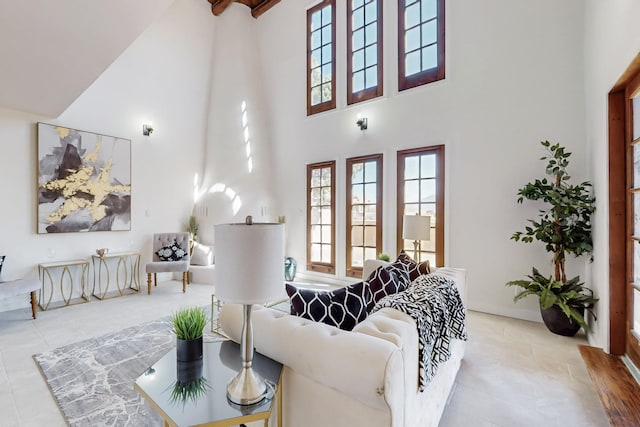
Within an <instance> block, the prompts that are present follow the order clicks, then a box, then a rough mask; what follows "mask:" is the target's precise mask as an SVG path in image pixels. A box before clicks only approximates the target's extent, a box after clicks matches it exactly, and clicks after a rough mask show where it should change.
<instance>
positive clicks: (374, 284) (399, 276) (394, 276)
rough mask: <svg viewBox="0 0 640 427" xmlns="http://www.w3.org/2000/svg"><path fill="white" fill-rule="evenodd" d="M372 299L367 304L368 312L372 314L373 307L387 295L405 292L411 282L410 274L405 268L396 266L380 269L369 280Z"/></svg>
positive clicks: (367, 281)
mask: <svg viewBox="0 0 640 427" xmlns="http://www.w3.org/2000/svg"><path fill="white" fill-rule="evenodd" d="M366 283H367V284H368V285H369V291H370V292H371V298H369V303H368V304H367V312H369V313H370V312H371V310H372V309H373V306H374V305H375V304H376V303H377V302H378V301H380V300H381V299H382V298H384V297H386V296H387V295H393V294H397V293H398V292H402V291H404V290H405V289H406V288H407V286H408V284H409V283H410V282H409V274H408V273H407V271H406V270H405V269H404V268H398V267H396V266H394V265H388V266H386V267H382V266H380V267H378V268H376V269H375V270H374V272H373V273H371V275H370V276H369V277H368V278H367V280H366Z"/></svg>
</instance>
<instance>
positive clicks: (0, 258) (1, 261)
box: [0, 255, 7, 274]
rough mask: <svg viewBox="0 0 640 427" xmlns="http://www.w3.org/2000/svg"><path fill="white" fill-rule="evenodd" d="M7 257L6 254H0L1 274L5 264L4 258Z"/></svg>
mask: <svg viewBox="0 0 640 427" xmlns="http://www.w3.org/2000/svg"><path fill="white" fill-rule="evenodd" d="M6 257H7V256H6V255H0V274H2V265H3V264H4V259H5V258H6Z"/></svg>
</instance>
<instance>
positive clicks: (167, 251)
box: [156, 240, 187, 261]
mask: <svg viewBox="0 0 640 427" xmlns="http://www.w3.org/2000/svg"><path fill="white" fill-rule="evenodd" d="M186 254H187V252H186V251H185V250H184V249H182V248H181V247H180V245H179V244H178V242H176V241H175V240H174V241H173V242H171V243H170V244H168V245H167V246H163V247H161V248H160V249H158V250H157V251H156V255H158V258H160V259H161V260H162V261H180V260H181V259H182V258H184V257H185V255H186Z"/></svg>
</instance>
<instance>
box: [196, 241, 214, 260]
mask: <svg viewBox="0 0 640 427" xmlns="http://www.w3.org/2000/svg"><path fill="white" fill-rule="evenodd" d="M211 264H213V246H207V245H203V244H202V243H198V242H195V243H194V244H193V251H192V252H191V265H211Z"/></svg>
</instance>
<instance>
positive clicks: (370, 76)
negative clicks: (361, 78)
mask: <svg viewBox="0 0 640 427" xmlns="http://www.w3.org/2000/svg"><path fill="white" fill-rule="evenodd" d="M365 73H366V80H367V83H366V85H365V86H366V88H367V89H368V88H370V87H375V86H377V85H378V68H377V67H369V68H367V69H366V70H365Z"/></svg>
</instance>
